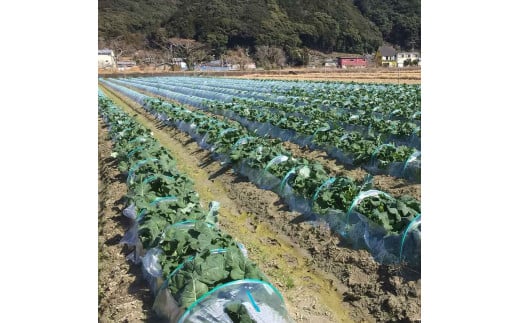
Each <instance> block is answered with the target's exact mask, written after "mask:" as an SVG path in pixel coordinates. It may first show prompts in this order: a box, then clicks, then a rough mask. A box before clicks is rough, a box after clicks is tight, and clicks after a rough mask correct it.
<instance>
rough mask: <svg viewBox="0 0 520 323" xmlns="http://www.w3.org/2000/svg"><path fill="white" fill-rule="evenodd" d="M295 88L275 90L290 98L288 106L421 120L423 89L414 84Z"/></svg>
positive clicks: (351, 84)
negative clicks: (315, 106)
mask: <svg viewBox="0 0 520 323" xmlns="http://www.w3.org/2000/svg"><path fill="white" fill-rule="evenodd" d="M309 85H310V86H306V87H301V86H300V87H298V86H294V87H292V88H291V89H290V90H275V91H274V93H276V94H279V95H283V96H287V97H288V98H289V99H288V100H287V102H286V103H294V104H296V105H318V106H320V107H323V108H339V109H348V110H358V111H366V112H377V113H379V114H381V115H382V116H384V117H385V118H389V119H401V120H410V121H412V120H415V121H418V122H420V120H421V113H420V110H421V87H420V85H412V84H400V85H396V84H384V85H382V84H356V83H348V84H343V85H340V84H338V83H336V84H333V85H332V86H326V87H323V86H319V87H317V86H312V83H309Z"/></svg>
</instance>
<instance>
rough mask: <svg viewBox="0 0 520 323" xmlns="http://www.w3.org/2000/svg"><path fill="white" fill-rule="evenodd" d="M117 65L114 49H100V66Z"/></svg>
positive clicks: (110, 66) (111, 66) (112, 66)
mask: <svg viewBox="0 0 520 323" xmlns="http://www.w3.org/2000/svg"><path fill="white" fill-rule="evenodd" d="M115 66H116V57H115V56H114V51H113V50H110V49H106V48H105V49H100V50H98V68H114V67H115Z"/></svg>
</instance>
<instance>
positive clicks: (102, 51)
mask: <svg viewBox="0 0 520 323" xmlns="http://www.w3.org/2000/svg"><path fill="white" fill-rule="evenodd" d="M113 54H114V52H113V51H112V50H111V49H108V48H103V49H100V50H98V55H113Z"/></svg>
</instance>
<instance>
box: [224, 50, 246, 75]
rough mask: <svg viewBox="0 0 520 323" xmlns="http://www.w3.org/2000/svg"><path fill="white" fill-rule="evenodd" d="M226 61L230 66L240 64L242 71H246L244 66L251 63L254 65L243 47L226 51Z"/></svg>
mask: <svg viewBox="0 0 520 323" xmlns="http://www.w3.org/2000/svg"><path fill="white" fill-rule="evenodd" d="M223 57H224V58H225V61H226V62H227V63H229V64H233V65H235V64H238V65H240V69H241V70H242V69H244V66H245V65H247V64H250V63H253V60H252V59H251V57H249V56H248V55H247V53H246V51H245V49H244V48H242V47H236V48H235V49H230V50H228V51H226V54H225V55H223Z"/></svg>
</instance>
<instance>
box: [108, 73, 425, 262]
mask: <svg viewBox="0 0 520 323" xmlns="http://www.w3.org/2000/svg"><path fill="white" fill-rule="evenodd" d="M104 83H105V84H106V85H107V86H109V87H111V88H112V89H113V90H115V91H117V92H119V93H121V94H123V95H125V96H127V97H128V98H131V99H132V100H135V101H136V102H138V103H140V104H141V105H142V106H143V108H144V109H146V110H147V111H148V112H150V113H152V114H153V115H155V117H156V118H158V119H159V120H161V121H162V122H163V123H164V124H166V125H169V126H173V127H176V128H178V129H179V130H181V131H184V132H187V133H188V134H189V135H190V136H191V137H192V138H194V139H195V140H196V141H197V142H198V143H199V145H201V147H202V148H204V149H210V150H211V151H212V153H213V157H214V158H215V159H219V160H221V161H223V162H225V163H229V164H230V165H232V166H233V168H234V169H235V171H236V172H238V173H240V174H241V175H244V176H247V177H248V178H249V179H250V180H251V181H252V182H253V183H255V184H256V185H258V186H259V187H261V188H264V189H270V190H273V191H275V192H276V193H278V194H279V195H280V196H281V197H282V198H283V199H284V200H285V202H286V203H287V204H288V205H289V207H290V208H291V209H293V210H297V211H299V212H302V213H303V214H306V215H308V216H309V217H310V219H313V218H315V217H319V218H321V219H323V220H325V221H326V222H327V223H328V224H329V226H330V227H331V229H332V230H334V231H335V232H338V233H339V234H341V235H342V236H344V237H345V238H346V239H347V240H348V241H350V242H351V243H352V244H353V245H354V246H355V247H357V248H366V249H368V250H370V251H371V252H372V254H373V255H374V258H375V259H376V260H379V261H381V262H399V261H401V260H403V259H406V260H407V261H408V262H410V263H415V264H417V263H416V262H417V260H418V259H419V257H420V203H419V202H418V201H417V200H415V199H414V198H412V197H410V196H406V195H405V196H401V197H398V198H395V197H392V196H390V195H389V194H387V193H385V192H381V191H378V190H374V189H372V184H371V180H370V179H371V178H370V177H369V178H367V180H366V181H364V182H356V181H354V180H352V179H351V178H348V177H332V176H331V175H330V172H329V171H328V170H326V169H325V168H324V167H323V166H322V165H321V164H320V163H317V162H312V161H309V160H307V159H305V158H294V157H292V156H291V154H290V152H289V151H287V150H285V149H284V148H283V146H282V143H281V141H280V140H277V139H268V138H265V137H259V136H257V135H255V134H254V133H252V132H249V131H247V130H246V129H245V128H244V127H242V126H241V125H240V124H238V123H236V122H233V121H221V120H218V119H215V118H211V117H209V116H208V115H206V114H204V113H202V112H199V111H190V110H188V109H186V108H184V107H182V106H180V105H176V104H171V103H166V102H164V101H162V100H160V99H156V98H151V97H148V96H146V95H143V94H141V93H139V92H136V91H133V90H131V89H129V88H126V87H123V86H120V85H117V84H115V83H111V82H106V81H105V82H104ZM361 212H362V214H361ZM411 237H413V238H411Z"/></svg>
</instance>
